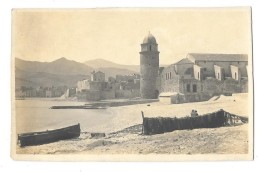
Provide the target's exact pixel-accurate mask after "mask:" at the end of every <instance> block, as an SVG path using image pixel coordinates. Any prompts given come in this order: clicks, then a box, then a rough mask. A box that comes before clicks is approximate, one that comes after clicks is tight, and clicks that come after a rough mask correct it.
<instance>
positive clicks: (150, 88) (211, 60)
mask: <svg viewBox="0 0 260 172" xmlns="http://www.w3.org/2000/svg"><path fill="white" fill-rule="evenodd" d="M159 53H160V52H159V51H158V44H157V41H156V39H155V37H154V36H153V35H152V34H151V33H149V34H148V35H147V36H146V37H145V38H144V40H143V43H142V44H141V52H140V74H141V78H140V93H141V97H142V98H145V99H157V98H159V99H160V101H162V102H167V103H176V104H177V103H187V102H196V101H206V100H209V99H210V98H211V97H213V96H219V95H222V94H223V95H232V94H233V93H244V92H248V70H247V67H248V56H247V54H205V53H188V54H187V56H186V57H185V58H183V59H182V60H180V61H178V62H176V63H173V64H171V65H169V66H167V67H164V68H162V67H159Z"/></svg>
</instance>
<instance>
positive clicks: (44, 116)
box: [16, 99, 115, 133]
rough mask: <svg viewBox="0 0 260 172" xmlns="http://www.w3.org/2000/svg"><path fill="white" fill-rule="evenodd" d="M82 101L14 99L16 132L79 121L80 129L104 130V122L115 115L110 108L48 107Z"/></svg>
mask: <svg viewBox="0 0 260 172" xmlns="http://www.w3.org/2000/svg"><path fill="white" fill-rule="evenodd" d="M83 104H84V102H73V101H53V100H48V99H46V100H44V99H43V100H16V130H17V133H24V132H32V131H44V130H47V129H56V128H62V127H66V126H70V125H75V124H78V123H80V125H81V130H82V131H89V132H90V131H94V132H105V131H104V130H105V129H104V128H102V126H103V124H104V123H107V122H109V121H111V120H112V119H113V118H114V117H115V115H114V113H113V111H111V110H110V109H49V108H50V107H51V106H55V105H83Z"/></svg>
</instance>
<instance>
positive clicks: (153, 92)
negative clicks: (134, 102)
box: [140, 33, 160, 99]
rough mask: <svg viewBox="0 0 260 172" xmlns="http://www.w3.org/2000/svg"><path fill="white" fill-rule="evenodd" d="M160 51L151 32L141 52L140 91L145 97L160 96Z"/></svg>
mask: <svg viewBox="0 0 260 172" xmlns="http://www.w3.org/2000/svg"><path fill="white" fill-rule="evenodd" d="M159 53H160V52H159V51H158V44H157V42H156V39H155V37H154V36H153V35H152V34H150V33H149V34H148V35H147V36H146V37H145V38H144V40H143V43H142V44H141V52H140V73H141V78H140V92H141V97H142V98H144V99H157V98H158V94H159V91H158V90H157V87H156V79H157V77H158V71H159Z"/></svg>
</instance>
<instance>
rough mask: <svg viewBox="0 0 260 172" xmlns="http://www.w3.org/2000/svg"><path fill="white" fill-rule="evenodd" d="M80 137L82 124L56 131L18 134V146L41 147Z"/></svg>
mask: <svg viewBox="0 0 260 172" xmlns="http://www.w3.org/2000/svg"><path fill="white" fill-rule="evenodd" d="M79 136H80V124H77V125H73V126H69V127H65V128H59V129H55V130H47V131H41V132H30V133H22V134H18V145H19V146H20V147H24V146H32V145H41V144H46V143H52V142H56V141H59V140H66V139H72V138H77V137H79Z"/></svg>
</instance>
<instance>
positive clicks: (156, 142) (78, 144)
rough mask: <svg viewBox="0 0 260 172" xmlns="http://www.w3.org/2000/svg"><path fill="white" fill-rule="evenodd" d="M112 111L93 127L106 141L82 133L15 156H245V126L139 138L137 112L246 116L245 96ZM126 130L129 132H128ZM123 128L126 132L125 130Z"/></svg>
mask: <svg viewBox="0 0 260 172" xmlns="http://www.w3.org/2000/svg"><path fill="white" fill-rule="evenodd" d="M149 105H150V106H147V104H140V105H130V106H121V107H112V108H109V109H108V110H109V111H110V113H113V114H115V115H114V117H113V118H111V119H110V120H109V121H107V122H106V123H102V124H100V125H99V126H96V127H95V130H96V131H97V132H105V133H106V137H103V138H91V137H90V134H89V133H88V131H84V133H82V134H81V136H80V137H79V138H77V139H71V140H65V141H59V142H55V143H50V144H45V145H39V146H28V147H24V148H20V147H18V146H17V153H18V154H96V153H106V154H121V153H129V154H132V153H134V154H154V153H156V154H211V153H217V154H244V153H247V152H248V124H243V125H239V126H229V127H220V128H211V129H194V130H179V131H173V132H169V133H164V134H157V135H152V136H143V135H141V125H140V124H141V123H142V117H141V111H143V112H144V115H145V116H146V117H158V116H163V117H174V116H176V117H181V116H187V115H190V111H191V110H192V109H196V110H197V111H198V113H199V114H205V113H210V112H213V111H217V110H219V109H224V110H225V111H228V112H230V113H233V114H237V115H241V116H248V115H249V114H248V106H247V105H248V95H247V94H246V93H242V94H234V95H233V96H227V97H226V96H220V97H219V98H216V99H211V100H209V101H206V102H196V103H185V104H177V105H176V104H174V105H167V104H162V103H160V102H156V103H150V104H149ZM128 127H130V128H128ZM126 128H127V129H126Z"/></svg>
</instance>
